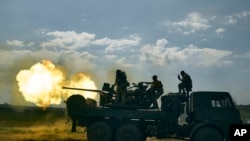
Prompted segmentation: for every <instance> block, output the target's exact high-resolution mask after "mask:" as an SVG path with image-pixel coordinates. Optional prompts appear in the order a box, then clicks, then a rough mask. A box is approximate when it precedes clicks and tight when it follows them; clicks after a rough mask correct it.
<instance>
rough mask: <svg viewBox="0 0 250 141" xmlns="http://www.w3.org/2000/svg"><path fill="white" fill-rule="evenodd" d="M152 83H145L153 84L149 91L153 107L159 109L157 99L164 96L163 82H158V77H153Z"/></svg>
mask: <svg viewBox="0 0 250 141" xmlns="http://www.w3.org/2000/svg"><path fill="white" fill-rule="evenodd" d="M152 79H153V81H152V82H144V83H146V84H151V86H150V88H149V89H148V90H147V92H148V93H150V94H151V96H152V101H153V107H152V108H158V104H157V99H158V98H159V96H161V95H162V94H163V85H162V83H161V81H159V80H158V78H157V75H153V77H152Z"/></svg>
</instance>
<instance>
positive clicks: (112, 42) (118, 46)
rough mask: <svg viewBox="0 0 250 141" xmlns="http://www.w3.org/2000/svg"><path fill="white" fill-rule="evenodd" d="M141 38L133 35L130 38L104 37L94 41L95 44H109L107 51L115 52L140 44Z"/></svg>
mask: <svg viewBox="0 0 250 141" xmlns="http://www.w3.org/2000/svg"><path fill="white" fill-rule="evenodd" d="M140 40H141V38H139V37H136V36H131V37H130V38H128V39H126V38H125V39H110V38H107V37H106V38H102V39H97V40H95V41H93V42H92V44H94V45H100V46H107V47H106V49H105V52H106V53H107V52H114V51H117V50H123V49H127V48H128V47H131V46H136V45H138V44H139V42H140Z"/></svg>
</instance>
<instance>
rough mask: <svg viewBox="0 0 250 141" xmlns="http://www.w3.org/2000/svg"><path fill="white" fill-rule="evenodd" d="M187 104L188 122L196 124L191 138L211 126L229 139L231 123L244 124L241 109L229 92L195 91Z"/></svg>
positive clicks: (210, 128)
mask: <svg viewBox="0 0 250 141" xmlns="http://www.w3.org/2000/svg"><path fill="white" fill-rule="evenodd" d="M187 105H188V106H187V114H188V118H187V122H189V123H190V124H191V125H193V126H194V127H193V128H192V131H191V133H190V137H191V138H193V137H195V136H196V134H197V131H201V130H202V129H204V130H205V129H207V128H209V130H212V129H213V130H216V132H218V133H219V134H220V135H221V136H222V137H223V138H224V139H228V138H229V135H228V134H229V126H230V124H242V121H241V118H240V113H239V110H238V109H236V107H235V104H234V102H233V100H232V98H231V96H230V94H229V93H228V92H211V91H209V92H208V91H201V92H193V93H191V95H190V98H189V100H188V102H187Z"/></svg>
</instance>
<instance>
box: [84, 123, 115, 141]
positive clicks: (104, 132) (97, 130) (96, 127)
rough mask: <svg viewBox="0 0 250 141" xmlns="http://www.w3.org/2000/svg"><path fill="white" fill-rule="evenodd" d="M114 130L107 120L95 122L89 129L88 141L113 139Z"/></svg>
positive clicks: (108, 140)
mask: <svg viewBox="0 0 250 141" xmlns="http://www.w3.org/2000/svg"><path fill="white" fill-rule="evenodd" d="M112 137H113V131H112V129H111V127H110V126H109V125H108V124H107V123H106V122H96V123H93V124H92V125H91V126H90V127H89V128H88V130H87V138H88V141H112Z"/></svg>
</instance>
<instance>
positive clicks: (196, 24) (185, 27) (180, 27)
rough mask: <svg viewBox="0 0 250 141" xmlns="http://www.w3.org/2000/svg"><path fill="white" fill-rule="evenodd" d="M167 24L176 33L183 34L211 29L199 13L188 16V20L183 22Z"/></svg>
mask: <svg viewBox="0 0 250 141" xmlns="http://www.w3.org/2000/svg"><path fill="white" fill-rule="evenodd" d="M165 24H166V25H167V26H168V27H170V28H174V29H175V32H182V33H183V34H191V33H195V32H197V31H201V30H206V29H208V28H209V27H210V25H209V24H208V20H207V19H205V18H203V17H202V15H201V14H200V13H198V12H192V13H190V14H188V16H187V17H186V19H184V20H182V21H178V22H171V21H167V22H166V23H165Z"/></svg>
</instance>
